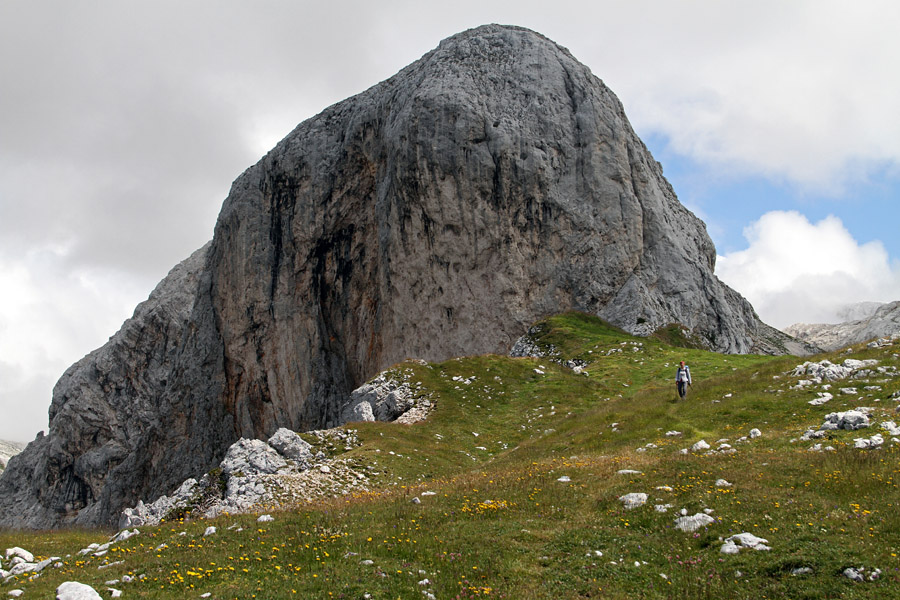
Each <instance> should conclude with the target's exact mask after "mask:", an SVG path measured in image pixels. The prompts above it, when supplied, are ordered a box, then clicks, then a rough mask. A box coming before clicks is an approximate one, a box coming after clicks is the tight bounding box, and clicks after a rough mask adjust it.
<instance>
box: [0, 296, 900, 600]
mask: <svg viewBox="0 0 900 600" xmlns="http://www.w3.org/2000/svg"><path fill="white" fill-rule="evenodd" d="M532 332H533V334H532V335H533V337H534V338H535V339H536V340H537V342H538V345H539V346H540V347H541V348H542V349H543V350H544V351H545V352H548V353H549V354H550V355H549V356H546V357H544V358H537V359H535V358H516V359H514V358H508V357H502V356H476V357H467V358H460V359H454V360H449V361H447V362H444V363H441V364H431V365H423V364H418V363H414V362H408V363H403V364H401V365H398V366H396V367H394V369H392V370H393V371H394V375H395V376H396V377H403V378H405V379H406V380H408V381H410V383H412V384H414V385H416V386H417V387H418V389H419V390H421V393H423V394H431V398H432V400H433V401H434V403H435V404H436V408H435V409H434V411H433V412H432V413H431V415H430V417H429V418H428V419H427V420H426V421H424V422H421V423H418V424H415V425H397V424H386V423H362V424H353V425H352V426H350V427H351V428H353V429H356V430H357V431H358V435H359V438H360V440H361V441H362V445H361V446H359V447H358V448H355V449H353V450H351V451H349V452H347V453H346V454H344V455H343V456H344V457H345V458H348V459H352V460H353V461H355V462H356V463H357V464H358V465H360V466H363V465H368V466H370V467H371V469H370V471H374V472H377V475H375V476H373V477H374V479H373V485H372V486H370V488H371V491H370V492H368V493H362V494H356V495H354V496H348V497H335V498H332V499H330V500H328V501H324V502H318V503H316V504H305V505H298V506H293V507H287V508H285V509H283V510H280V511H278V512H272V515H273V516H274V521H272V522H267V523H257V521H256V515H238V516H223V517H220V518H219V519H216V520H215V521H195V522H183V521H175V522H169V523H165V524H163V525H162V526H159V527H156V528H143V529H142V530H141V534H140V535H139V536H136V537H134V538H131V539H129V540H127V541H125V542H122V543H120V544H117V545H115V546H113V547H112V548H111V549H110V550H109V552H108V553H107V554H106V555H104V556H102V557H94V556H91V555H87V556H78V555H76V552H77V551H78V549H80V548H83V547H85V546H86V545H87V544H88V543H89V542H104V541H106V539H107V538H108V536H109V535H110V532H98V531H64V532H52V533H25V532H0V549H2V548H6V547H9V546H14V545H16V546H22V547H24V548H26V549H28V550H30V551H32V552H33V553H35V555H39V558H40V557H49V556H61V557H64V558H63V561H62V562H63V563H64V565H63V566H62V567H61V568H58V569H46V570H44V571H43V573H42V574H41V575H40V576H39V577H37V578H31V579H28V578H27V577H24V576H23V577H19V578H17V579H15V580H13V581H10V582H8V583H5V584H2V585H0V594H2V595H4V596H5V594H6V592H7V591H8V590H10V589H13V588H18V589H23V590H25V596H24V597H40V598H48V597H53V590H55V588H56V586H58V585H59V584H60V583H61V582H63V581H67V580H75V581H80V582H83V583H87V584H90V585H92V586H94V587H95V589H97V590H98V591H100V592H101V594H102V595H103V596H104V597H110V594H111V592H109V591H107V587H113V588H116V589H120V590H122V591H123V595H122V597H123V598H199V597H201V594H209V596H208V597H211V598H352V599H362V598H385V599H388V598H389V599H394V598H403V599H405V598H410V599H412V598H419V599H421V598H437V599H457V598H510V599H538V598H553V599H564V598H685V599H688V598H690V599H693V598H748V599H751V598H752V599H754V600H757V599H760V598H808V599H813V598H839V597H840V598H897V597H900V571H898V568H900V558H898V553H900V491H898V487H897V484H898V471H900V461H898V458H900V451H898V450H897V449H896V448H895V447H891V446H892V444H891V443H890V439H889V437H888V436H885V437H886V440H887V443H886V444H885V447H883V448H882V449H879V450H865V451H863V450H857V449H854V448H853V447H852V445H853V438H856V437H861V436H865V437H868V436H871V435H872V434H874V433H876V429H878V427H877V423H880V422H881V421H883V420H888V419H894V418H895V414H894V412H893V411H894V407H895V404H896V402H895V401H891V400H890V399H889V398H890V396H891V394H892V393H894V392H896V391H897V390H898V389H900V380H898V379H895V378H892V377H889V376H886V375H885V376H878V377H872V378H870V379H869V380H868V381H867V382H862V381H852V382H847V383H845V384H842V383H837V384H835V388H838V387H843V386H844V385H846V386H851V385H854V386H857V388H858V390H859V391H860V394H858V395H855V396H854V395H838V394H835V398H834V399H833V400H832V401H831V402H829V403H828V404H826V405H824V406H810V405H809V404H808V401H809V400H810V399H812V398H813V397H814V394H813V392H811V391H809V389H802V390H801V389H791V387H792V386H793V385H794V384H795V383H796V378H793V377H791V376H790V374H789V372H790V371H791V370H792V369H793V368H794V367H795V366H796V365H798V364H800V363H801V362H803V360H801V359H797V358H796V357H768V356H734V355H728V356H726V355H719V354H713V353H709V352H705V351H702V350H699V349H693V348H685V347H673V346H670V345H667V344H666V343H665V342H664V340H669V341H671V340H672V339H677V336H672V335H667V336H661V337H656V338H634V337H631V336H629V335H628V334H625V333H623V332H621V331H618V330H616V329H614V328H611V327H609V326H607V325H605V324H604V323H602V322H600V321H598V320H596V319H593V318H590V317H587V316H585V315H581V314H576V313H572V314H565V315H560V316H557V317H554V318H551V319H547V320H546V321H543V322H541V323H539V324H537V325H536V326H535V327H534V328H533V330H532ZM898 351H900V348H898V347H893V348H891V347H887V348H881V349H873V350H867V349H864V348H857V349H855V351H853V353H852V354H833V355H824V356H823V357H816V358H815V360H818V359H820V358H824V357H828V358H830V359H832V360H834V361H835V362H837V361H842V360H844V359H845V358H847V357H851V356H852V357H854V358H877V359H879V360H880V361H881V363H880V364H881V365H884V366H897V365H898V364H900V360H898V357H897V354H896V353H897V352H898ZM680 360H685V361H687V362H688V364H690V365H691V371H692V374H693V376H694V385H693V388H692V389H691V390H690V392H689V394H688V398H687V399H686V400H685V401H676V394H675V386H674V383H673V379H674V373H675V366H676V364H677V362H678V361H680ZM567 361H577V364H583V365H584V370H585V371H586V373H587V374H579V373H576V372H575V371H574V370H573V369H570V368H568V367H566V366H564V365H565V363H566V362H567ZM865 386H878V387H879V388H880V389H871V390H865V389H864V387H865ZM834 391H836V390H835V389H832V392H834ZM855 406H870V407H874V408H876V412H875V413H873V415H872V420H873V423H875V425H873V427H871V428H869V429H866V430H862V431H857V432H843V431H841V432H832V434H831V435H830V436H829V437H828V438H826V439H823V440H816V442H821V443H823V445H825V444H827V445H831V446H833V447H834V448H835V450H834V451H831V452H810V451H808V448H809V447H810V446H811V445H812V443H813V442H800V441H796V438H799V437H800V435H801V434H802V433H803V432H804V431H805V430H806V429H807V428H808V427H811V426H813V427H815V426H818V425H820V424H821V423H822V420H823V417H824V415H825V414H827V413H829V412H834V411H839V410H847V409H849V408H852V407H855ZM752 428H758V429H760V430H761V432H762V435H761V436H760V437H757V438H755V439H752V440H751V439H747V440H745V441H738V440H739V439H740V438H742V437H744V436H748V434H749V432H750V430H751V429H752ZM669 431H678V432H681V435H677V436H667V435H666V432H669ZM882 433H884V432H882ZM701 439H704V440H706V441H707V442H708V443H710V444H711V445H712V446H713V448H714V449H715V448H717V447H718V446H719V445H720V443H728V444H730V445H732V446H733V448H734V450H735V452H733V453H721V452H715V453H711V454H705V453H695V452H688V453H687V454H683V453H681V452H680V450H681V449H683V448H690V447H691V445H692V444H694V443H695V442H697V441H699V440H701ZM724 439H727V440H728V441H727V442H719V443H717V442H718V441H719V440H724ZM792 440H795V441H792ZM624 469H629V470H633V471H638V472H639V473H631V474H619V471H620V470H624ZM718 479H726V480H727V481H728V482H730V483H731V484H733V485H732V486H731V487H717V486H716V481H717V480H718ZM632 492H642V493H646V494H648V496H649V500H648V502H647V504H645V505H643V506H640V507H638V508H635V509H631V510H626V509H625V508H624V507H623V503H622V502H621V501H620V500H619V497H620V496H622V495H624V494H627V493H632ZM654 505H670V508H668V510H667V512H658V511H657V510H655V509H654ZM681 509H686V510H687V512H688V514H690V515H693V514H695V513H698V512H703V511H704V510H705V509H706V510H709V511H712V512H711V513H710V514H711V516H712V517H714V518H715V519H716V520H715V521H714V522H713V523H711V524H709V525H707V526H706V527H703V528H701V529H699V530H698V531H696V532H693V533H686V532H684V531H680V530H678V529H676V528H675V527H674V525H675V519H676V518H677V517H678V516H680V513H679V511H680V510H681ZM210 525H214V526H216V527H217V528H218V531H217V533H215V534H214V535H210V536H208V537H203V533H204V530H205V529H206V528H207V527H208V526H210ZM742 532H750V533H753V534H755V535H757V536H759V537H762V538H765V539H767V540H768V545H769V546H770V548H771V549H770V550H768V551H754V550H742V551H741V552H740V553H739V554H737V555H727V554H722V553H721V552H720V548H721V546H722V541H721V540H722V539H723V538H725V537H728V536H731V535H734V534H737V533H742ZM4 565H5V563H4ZM106 565H109V566H106ZM803 567H806V568H808V569H809V572H807V573H804V574H793V572H794V571H795V569H799V568H803ZM847 567H865V568H866V569H868V571H867V572H870V571H871V570H874V569H875V568H879V569H881V571H882V573H881V576H880V578H878V579H877V580H874V581H866V582H864V583H854V582H852V581H850V580H849V579H848V578H846V577H844V576H842V572H843V571H844V569H845V568H847ZM4 568H7V567H6V565H5V566H4ZM124 576H128V577H129V578H131V577H133V578H134V581H131V582H129V583H123V582H122V579H123V577H124ZM110 580H119V582H118V583H115V584H112V585H111V586H106V585H104V582H107V581H110Z"/></svg>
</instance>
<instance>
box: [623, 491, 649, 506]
mask: <svg viewBox="0 0 900 600" xmlns="http://www.w3.org/2000/svg"><path fill="white" fill-rule="evenodd" d="M619 500H620V501H621V502H622V504H624V505H625V508H626V509H627V510H631V509H632V508H637V507H638V506H643V505H644V504H645V503H646V502H647V494H644V493H642V492H632V493H630V494H625V495H624V496H619Z"/></svg>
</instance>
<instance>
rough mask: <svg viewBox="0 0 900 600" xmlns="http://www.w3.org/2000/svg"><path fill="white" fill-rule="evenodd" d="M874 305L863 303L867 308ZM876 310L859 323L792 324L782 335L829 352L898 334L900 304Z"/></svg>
mask: <svg viewBox="0 0 900 600" xmlns="http://www.w3.org/2000/svg"><path fill="white" fill-rule="evenodd" d="M874 304H875V303H867V305H868V306H872V305H874ZM876 306H877V309H876V310H873V311H871V312H869V313H868V314H867V316H865V317H864V318H862V319H855V320H852V321H846V322H844V323H837V324H831V323H816V324H807V323H796V324H794V325H791V326H789V327H787V328H785V330H784V331H785V333H787V334H788V335H791V336H794V337H796V338H797V339H799V340H803V341H805V342H808V343H810V344H814V345H816V346H819V347H820V348H822V349H823V350H829V351H830V350H837V349H839V348H843V347H845V346H850V345H851V344H859V343H860V342H865V341H867V340H871V339H874V338H880V337H885V336H890V335H892V334H896V333H900V301H897V302H890V303H888V304H880V305H876ZM872 308H874V306H872Z"/></svg>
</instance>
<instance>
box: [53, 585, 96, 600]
mask: <svg viewBox="0 0 900 600" xmlns="http://www.w3.org/2000/svg"><path fill="white" fill-rule="evenodd" d="M56 600H103V596H101V595H100V594H99V593H97V590H95V589H94V588H92V587H91V586H89V585H86V584H84V583H78V582H77V581H66V582H65V583H61V584H60V585H59V587H58V588H56Z"/></svg>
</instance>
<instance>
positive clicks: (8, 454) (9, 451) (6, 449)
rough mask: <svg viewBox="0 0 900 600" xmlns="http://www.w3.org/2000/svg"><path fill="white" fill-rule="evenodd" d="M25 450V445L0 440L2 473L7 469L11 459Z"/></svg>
mask: <svg viewBox="0 0 900 600" xmlns="http://www.w3.org/2000/svg"><path fill="white" fill-rule="evenodd" d="M24 449H25V444H20V443H18V442H7V441H6V440H0V472H2V471H3V470H4V469H5V468H6V463H8V462H9V459H10V458H12V457H13V456H15V455H16V454H18V453H19V452H21V451H22V450H24Z"/></svg>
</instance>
